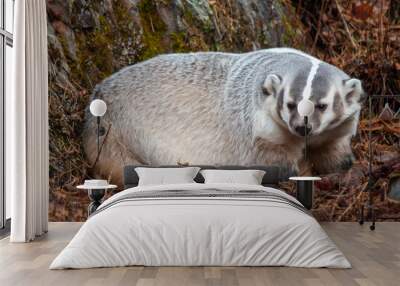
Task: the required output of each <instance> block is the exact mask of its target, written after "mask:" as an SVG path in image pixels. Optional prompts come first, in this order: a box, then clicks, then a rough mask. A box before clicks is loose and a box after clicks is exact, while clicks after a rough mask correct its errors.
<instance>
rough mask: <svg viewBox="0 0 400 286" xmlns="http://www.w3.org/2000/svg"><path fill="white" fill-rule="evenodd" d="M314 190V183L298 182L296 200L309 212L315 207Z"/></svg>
mask: <svg viewBox="0 0 400 286" xmlns="http://www.w3.org/2000/svg"><path fill="white" fill-rule="evenodd" d="M313 188H314V182H313V181H297V193H296V198H297V200H298V201H299V202H301V203H302V204H303V205H304V207H305V208H306V209H308V210H310V209H311V208H312V205H313Z"/></svg>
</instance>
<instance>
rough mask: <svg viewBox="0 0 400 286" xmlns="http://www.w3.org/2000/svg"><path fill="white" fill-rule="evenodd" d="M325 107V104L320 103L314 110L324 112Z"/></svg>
mask: <svg viewBox="0 0 400 286" xmlns="http://www.w3.org/2000/svg"><path fill="white" fill-rule="evenodd" d="M327 107H328V105H327V104H322V103H320V104H317V105H316V106H315V108H316V109H318V110H319V111H325V110H326V108H327Z"/></svg>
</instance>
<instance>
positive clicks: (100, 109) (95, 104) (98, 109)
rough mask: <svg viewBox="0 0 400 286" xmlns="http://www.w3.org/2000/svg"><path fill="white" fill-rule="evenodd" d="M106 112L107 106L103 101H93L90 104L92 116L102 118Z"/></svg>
mask: <svg viewBox="0 0 400 286" xmlns="http://www.w3.org/2000/svg"><path fill="white" fill-rule="evenodd" d="M106 111H107V104H106V103H105V102H104V100H101V99H95V100H93V101H92V102H91V103H90V113H91V114H92V115H93V116H103V115H104V114H105V113H106Z"/></svg>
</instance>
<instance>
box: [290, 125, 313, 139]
mask: <svg viewBox="0 0 400 286" xmlns="http://www.w3.org/2000/svg"><path fill="white" fill-rule="evenodd" d="M311 129H312V128H311V126H307V127H305V126H304V125H303V126H297V127H296V128H295V129H294V130H295V131H296V133H297V134H299V135H300V136H305V135H306V131H307V134H310V132H311Z"/></svg>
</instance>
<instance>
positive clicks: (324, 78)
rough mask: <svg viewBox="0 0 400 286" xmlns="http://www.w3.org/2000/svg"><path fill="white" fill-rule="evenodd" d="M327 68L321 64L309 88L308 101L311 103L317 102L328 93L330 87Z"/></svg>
mask: <svg viewBox="0 0 400 286" xmlns="http://www.w3.org/2000/svg"><path fill="white" fill-rule="evenodd" d="M330 77H331V76H330V74H329V70H328V67H327V66H326V65H325V64H323V63H321V64H320V66H319V69H318V73H317V74H316V76H315V78H314V80H313V82H312V86H311V92H312V94H311V97H310V100H311V101H313V102H319V101H320V100H321V99H322V98H324V97H326V96H327V95H328V91H329V89H330V87H331V86H332V85H331V83H330V82H329V78H330Z"/></svg>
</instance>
